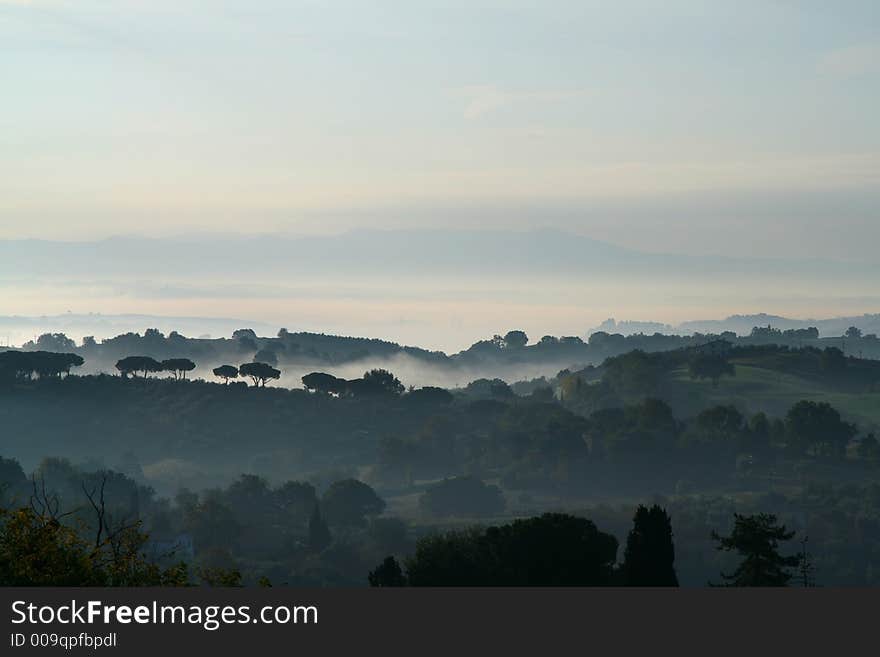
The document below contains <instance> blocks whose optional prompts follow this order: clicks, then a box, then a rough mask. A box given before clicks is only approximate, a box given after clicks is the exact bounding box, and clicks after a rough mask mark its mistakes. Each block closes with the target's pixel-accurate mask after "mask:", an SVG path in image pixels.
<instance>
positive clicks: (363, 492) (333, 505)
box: [321, 479, 385, 526]
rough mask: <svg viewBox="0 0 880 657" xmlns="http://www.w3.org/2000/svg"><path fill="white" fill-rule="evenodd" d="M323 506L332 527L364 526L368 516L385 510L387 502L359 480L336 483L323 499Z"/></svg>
mask: <svg viewBox="0 0 880 657" xmlns="http://www.w3.org/2000/svg"><path fill="white" fill-rule="evenodd" d="M321 506H322V507H323V509H324V513H325V515H326V516H327V520H328V521H329V522H330V524H331V525H334V526H335V525H343V526H346V525H347V526H363V525H364V524H365V519H366V516H377V515H379V514H380V513H382V511H384V510H385V500H383V499H382V498H381V497H379V496H378V495H376V491H374V490H373V489H372V488H371V487H370V486H368V485H367V484H365V483H363V482H362V481H358V480H357V479H343V480H342V481H337V482H334V483H333V484H332V485H331V486H330V488H328V489H327V491H326V492H325V493H324V495H323V496H322V497H321Z"/></svg>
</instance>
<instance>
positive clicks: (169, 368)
mask: <svg viewBox="0 0 880 657" xmlns="http://www.w3.org/2000/svg"><path fill="white" fill-rule="evenodd" d="M162 369H163V370H164V371H166V372H171V373H172V374H174V378H175V379H186V373H187V372H192V371H193V370H194V369H196V364H195V363H194V362H192V361H191V360H190V359H189V358H169V359H168V360H163V361H162Z"/></svg>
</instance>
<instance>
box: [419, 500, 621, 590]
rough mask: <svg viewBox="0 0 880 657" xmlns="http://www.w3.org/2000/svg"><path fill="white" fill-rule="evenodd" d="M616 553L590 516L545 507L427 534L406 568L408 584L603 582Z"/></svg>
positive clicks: (613, 543)
mask: <svg viewBox="0 0 880 657" xmlns="http://www.w3.org/2000/svg"><path fill="white" fill-rule="evenodd" d="M616 555H617V539H616V538H614V536H612V535H611V534H605V533H603V532H600V531H599V530H598V529H597V528H596V525H594V524H593V523H592V522H591V521H589V520H587V519H585V518H577V517H575V516H570V515H567V514H561V513H545V514H544V515H542V516H540V517H538V518H528V519H525V520H515V521H514V522H513V523H511V524H509V525H503V526H501V527H489V528H488V529H485V530H480V529H476V528H474V529H469V530H464V531H452V532H447V533H445V534H431V535H428V536H426V537H424V538H422V539H420V540H419V542H418V543H417V545H416V551H415V554H414V555H413V556H412V557H411V558H410V559H408V560H407V569H406V570H407V578H408V580H409V584H410V585H411V586H605V585H608V584H609V583H610V582H611V577H612V566H613V564H614V560H615V557H616Z"/></svg>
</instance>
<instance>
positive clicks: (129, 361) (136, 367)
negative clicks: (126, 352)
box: [116, 356, 164, 379]
mask: <svg viewBox="0 0 880 657" xmlns="http://www.w3.org/2000/svg"><path fill="white" fill-rule="evenodd" d="M116 369H117V370H119V373H120V374H121V375H122V376H123V378H126V377H128V375H129V374H135V373H137V372H143V373H144V378H145V379H146V378H147V376H148V375H149V374H150V373H153V372H161V371H163V370H164V368H163V367H162V363H160V362H159V361H157V360H156V359H154V358H150V357H149V356H128V357H127V358H123V359H121V360H119V361H117V362H116Z"/></svg>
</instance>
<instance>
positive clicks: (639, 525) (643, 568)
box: [621, 504, 678, 586]
mask: <svg viewBox="0 0 880 657" xmlns="http://www.w3.org/2000/svg"><path fill="white" fill-rule="evenodd" d="M621 570H622V573H623V578H624V582H625V583H626V585H627V586H678V577H677V576H676V574H675V545H674V544H673V542H672V521H671V520H670V519H669V515H668V514H667V513H666V511H665V510H664V509H661V508H660V507H659V506H657V505H656V504H655V505H654V506H652V507H651V508H650V509H648V508H647V507H645V506H641V505H640V506H639V507H638V509H636V513H635V516H634V517H633V528H632V529H631V530H630V532H629V536H628V537H627V539H626V549H625V551H624V561H623V566H622V568H621Z"/></svg>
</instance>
